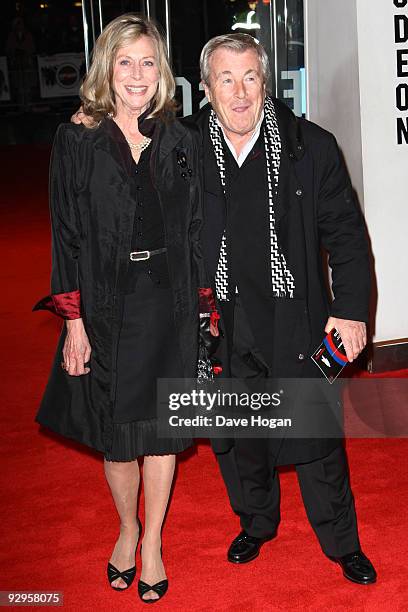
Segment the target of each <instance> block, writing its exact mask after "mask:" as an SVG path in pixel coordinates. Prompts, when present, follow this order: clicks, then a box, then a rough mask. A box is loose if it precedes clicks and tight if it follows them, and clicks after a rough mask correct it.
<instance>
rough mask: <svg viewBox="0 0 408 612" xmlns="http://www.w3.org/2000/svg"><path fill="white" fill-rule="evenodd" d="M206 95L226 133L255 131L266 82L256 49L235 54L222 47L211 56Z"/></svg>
mask: <svg viewBox="0 0 408 612" xmlns="http://www.w3.org/2000/svg"><path fill="white" fill-rule="evenodd" d="M209 64H210V83H209V84H204V89H205V94H206V96H207V99H208V101H209V102H211V104H212V107H213V109H214V110H215V112H216V113H217V117H218V119H219V121H220V123H221V124H222V126H223V128H224V129H225V131H226V133H227V136H228V137H230V135H233V134H239V135H241V136H244V135H246V134H250V133H251V132H253V131H254V129H255V127H256V124H257V123H258V121H259V118H260V116H261V113H262V108H263V103H264V97H265V84H264V82H263V76H262V70H261V65H260V62H259V59H258V56H257V54H256V52H255V51H254V50H253V49H248V50H247V51H244V52H243V53H236V52H235V51H231V50H230V49H225V48H223V47H220V48H219V49H217V50H216V51H214V53H213V54H212V56H211V58H210V63H209Z"/></svg>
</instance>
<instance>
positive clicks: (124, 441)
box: [105, 419, 193, 461]
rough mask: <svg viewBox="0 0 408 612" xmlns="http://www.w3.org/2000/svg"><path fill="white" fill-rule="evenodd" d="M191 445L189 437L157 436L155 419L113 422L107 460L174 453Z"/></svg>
mask: <svg viewBox="0 0 408 612" xmlns="http://www.w3.org/2000/svg"><path fill="white" fill-rule="evenodd" d="M192 445H193V440H192V439H191V438H177V437H174V438H158V437H157V419H148V420H145V421H132V422H130V423H114V424H113V443H112V448H111V450H110V451H109V452H107V453H105V459H106V460H107V461H134V460H135V459H137V458H138V457H142V456H145V455H175V454H177V453H181V452H182V451H184V450H186V449H187V448H189V447H190V446H192Z"/></svg>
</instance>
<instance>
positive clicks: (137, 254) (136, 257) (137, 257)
mask: <svg viewBox="0 0 408 612" xmlns="http://www.w3.org/2000/svg"><path fill="white" fill-rule="evenodd" d="M166 251H167V249H166V247H164V248H162V249H156V250H155V251H133V252H132V253H130V255H129V257H130V260H131V261H145V260H146V259H150V258H151V257H153V255H160V253H165V252H166Z"/></svg>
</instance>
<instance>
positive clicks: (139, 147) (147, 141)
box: [126, 136, 152, 153]
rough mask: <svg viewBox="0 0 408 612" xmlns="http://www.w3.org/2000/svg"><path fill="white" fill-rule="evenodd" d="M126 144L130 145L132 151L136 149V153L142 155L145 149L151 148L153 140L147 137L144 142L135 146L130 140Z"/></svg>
mask: <svg viewBox="0 0 408 612" xmlns="http://www.w3.org/2000/svg"><path fill="white" fill-rule="evenodd" d="M126 142H127V143H128V145H129V147H130V148H131V149H135V150H136V151H140V153H141V152H142V151H144V150H145V149H147V147H148V146H149V144H150V143H151V142H152V139H151V138H148V137H147V136H144V137H143V140H141V141H140V142H138V143H137V144H135V143H134V142H130V140H128V139H127V138H126Z"/></svg>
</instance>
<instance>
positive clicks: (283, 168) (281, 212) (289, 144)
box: [273, 98, 304, 224]
mask: <svg viewBox="0 0 408 612" xmlns="http://www.w3.org/2000/svg"><path fill="white" fill-rule="evenodd" d="M273 103H274V106H275V112H276V119H277V122H278V128H279V134H280V137H281V156H280V165H279V182H278V190H277V198H276V201H275V202H274V210H275V221H276V223H277V224H278V223H279V221H280V220H281V219H282V217H284V216H285V215H286V213H287V212H288V210H289V208H290V206H291V203H292V202H293V200H294V198H293V195H294V194H292V191H294V192H296V191H297V190H298V189H301V188H302V187H301V185H297V184H294V183H293V180H292V179H293V173H294V172H295V164H296V162H297V161H299V160H300V159H301V158H302V157H303V155H304V144H303V141H302V138H301V134H300V130H299V125H298V121H297V119H296V117H295V115H294V114H293V112H292V111H291V110H290V109H289V108H288V107H287V106H286V104H284V103H283V102H281V101H280V100H277V99H276V98H274V99H273ZM295 175H296V173H295Z"/></svg>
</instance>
